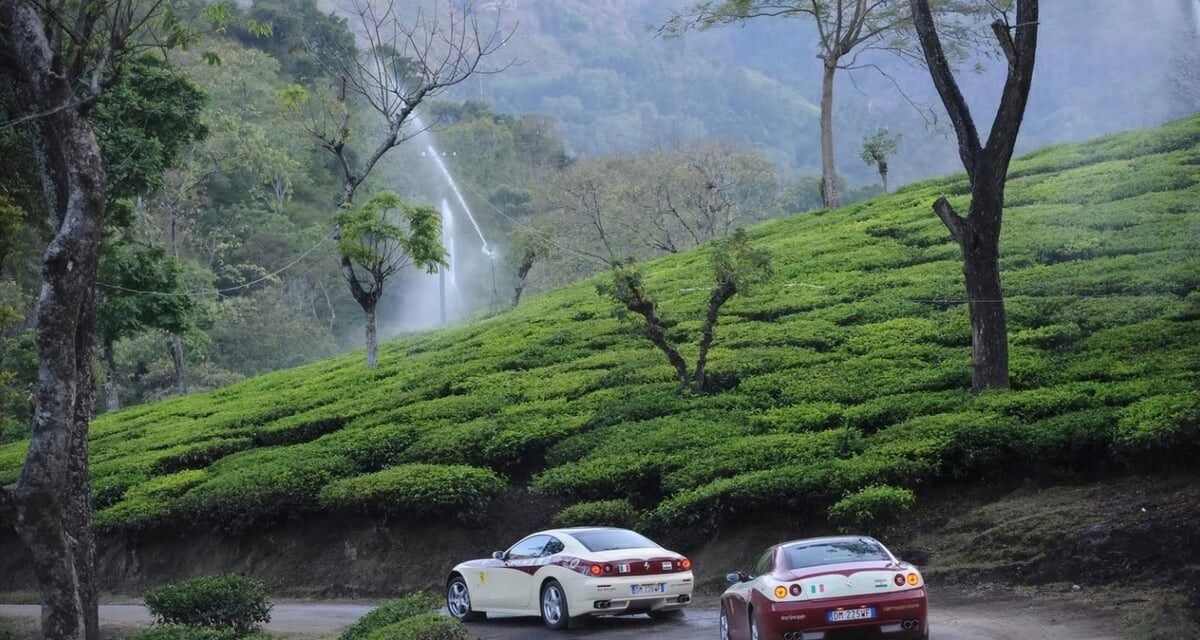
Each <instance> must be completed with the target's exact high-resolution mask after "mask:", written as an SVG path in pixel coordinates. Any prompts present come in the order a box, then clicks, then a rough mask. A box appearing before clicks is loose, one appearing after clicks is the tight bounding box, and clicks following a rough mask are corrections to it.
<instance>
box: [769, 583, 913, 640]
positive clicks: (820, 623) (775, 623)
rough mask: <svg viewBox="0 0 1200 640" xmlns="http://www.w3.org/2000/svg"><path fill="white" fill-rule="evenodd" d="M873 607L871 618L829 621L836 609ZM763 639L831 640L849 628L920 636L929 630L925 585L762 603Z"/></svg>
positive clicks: (879, 638) (890, 638)
mask: <svg viewBox="0 0 1200 640" xmlns="http://www.w3.org/2000/svg"><path fill="white" fill-rule="evenodd" d="M859 607H874V608H875V614H876V615H875V617H874V618H872V619H870V620H855V621H846V622H834V623H831V622H829V617H828V616H829V612H830V611H831V610H836V609H839V608H841V609H854V608H859ZM755 613H756V616H757V618H758V621H759V627H760V629H759V630H760V631H761V632H762V633H763V635H764V636H765V637H764V640H831V639H833V638H837V637H838V636H839V635H842V634H843V633H844V632H845V631H847V630H854V632H855V633H854V637H856V638H858V637H864V638H869V639H871V640H919V639H922V638H925V637H926V634H927V633H928V622H929V616H928V605H927V602H926V594H925V589H924V587H922V588H920V589H912V590H909V591H899V592H896V593H889V594H881V595H878V596H854V597H849V598H831V599H828V600H816V601H804V602H771V603H763V604H762V605H760V606H759V607H756V610H755Z"/></svg>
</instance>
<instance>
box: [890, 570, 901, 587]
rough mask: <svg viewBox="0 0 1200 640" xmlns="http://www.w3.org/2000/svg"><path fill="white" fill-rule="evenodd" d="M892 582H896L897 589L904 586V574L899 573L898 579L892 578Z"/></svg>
mask: <svg viewBox="0 0 1200 640" xmlns="http://www.w3.org/2000/svg"><path fill="white" fill-rule="evenodd" d="M892 580H893V581H895V583H896V586H897V587H903V586H904V574H903V573H897V574H896V577H895V578H892Z"/></svg>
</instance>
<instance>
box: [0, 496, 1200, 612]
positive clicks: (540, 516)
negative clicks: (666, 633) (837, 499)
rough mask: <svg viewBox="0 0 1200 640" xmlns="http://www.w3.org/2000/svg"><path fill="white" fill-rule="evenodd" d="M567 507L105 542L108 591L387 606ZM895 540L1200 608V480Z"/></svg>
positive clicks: (925, 504) (740, 564)
mask: <svg viewBox="0 0 1200 640" xmlns="http://www.w3.org/2000/svg"><path fill="white" fill-rule="evenodd" d="M560 507H561V505H559V504H557V503H555V502H554V501H551V500H546V499H544V498H539V497H536V496H530V495H528V494H524V493H519V492H514V493H512V494H510V495H508V496H507V497H506V498H504V499H503V500H500V501H498V503H497V504H496V505H495V506H494V508H493V510H492V513H491V515H490V516H489V520H488V521H487V524H486V526H475V527H471V526H465V525H446V524H433V523H414V522H408V521H397V520H392V521H378V520H371V519H368V518H335V517H331V516H321V517H320V518H316V519H305V520H297V521H293V522H289V523H285V524H282V525H280V526H278V527H276V528H274V529H272V530H270V531H267V532H259V533H255V534H253V535H240V536H237V535H229V534H225V533H221V532H218V531H196V530H194V529H193V530H188V531H157V532H152V533H144V534H140V535H138V536H136V537H119V538H118V537H107V538H105V539H104V540H103V542H102V545H101V547H102V548H101V553H100V573H101V576H102V580H103V584H102V588H103V590H104V591H106V592H109V593H123V594H139V593H141V592H142V591H144V590H145V589H147V588H149V587H152V586H156V585H159V584H162V583H165V582H171V581H175V580H179V579H182V578H186V577H191V576H196V575H208V574H214V573H223V572H239V573H246V574H249V575H254V576H257V577H260V578H263V579H266V580H268V581H269V582H270V583H271V584H272V586H273V591H274V592H275V593H276V594H277V595H278V596H280V597H303V598H381V597H387V596H390V595H393V594H396V593H400V592H404V591H408V590H411V589H415V588H423V587H429V586H437V585H440V583H441V581H442V579H443V577H444V575H445V572H446V571H447V570H448V569H449V567H451V566H453V565H454V564H455V563H456V562H458V561H461V560H463V559H467V558H471V557H480V556H486V555H487V554H489V553H490V552H491V551H492V550H494V549H497V548H502V547H504V546H507V545H508V544H510V543H512V542H513V541H515V540H516V539H517V538H518V537H519V536H521V535H523V534H525V533H528V532H529V531H530V530H533V529H536V528H539V527H543V526H546V524H547V522H548V519H549V516H550V514H553V513H555V512H556V511H557V509H558V508H560ZM817 533H824V532H823V531H817V530H805V529H804V528H802V527H798V526H796V525H795V524H792V523H790V522H789V521H788V518H787V517H785V516H784V515H783V514H781V516H780V517H779V519H778V520H777V521H776V522H773V523H762V524H758V525H753V526H747V527H743V528H740V529H738V530H736V531H724V532H720V533H718V534H717V535H716V536H714V537H712V538H710V539H708V540H706V541H704V542H703V543H702V544H688V543H687V542H686V541H685V540H686V538H683V539H680V540H674V541H668V543H669V544H671V545H673V546H674V545H676V544H678V545H681V546H676V548H677V549H678V550H681V551H683V552H685V553H688V554H689V555H691V556H692V558H693V559H694V560H695V563H696V566H697V568H698V574H699V575H698V582H699V584H700V586H701V588H702V590H704V591H705V592H707V593H709V594H712V593H716V592H718V591H719V590H720V589H721V588H722V584H721V576H723V575H724V573H725V572H726V571H729V570H732V569H738V568H744V567H745V566H748V565H749V564H750V563H752V561H753V559H754V558H755V557H756V556H757V554H758V553H759V552H760V551H761V549H762V548H763V547H765V546H766V545H768V544H771V543H773V542H777V541H779V540H781V539H787V538H793V537H802V536H804V535H811V534H817ZM884 539H885V540H886V541H887V542H888V543H889V545H890V546H892V548H893V550H895V551H896V552H897V553H898V554H900V555H902V556H903V557H904V558H905V559H907V560H910V561H912V562H915V563H917V564H918V565H920V566H922V567H923V568H924V570H925V572H926V573H927V575H928V577H929V579H930V582H931V583H932V584H935V585H942V586H949V585H953V586H954V589H955V591H956V592H957V591H964V590H965V591H972V590H976V589H978V588H980V587H981V586H986V585H992V584H1001V585H1039V584H1040V585H1044V584H1052V583H1054V584H1057V583H1065V584H1066V585H1067V588H1068V589H1070V588H1072V586H1076V585H1077V586H1078V587H1079V588H1081V589H1093V588H1104V587H1108V586H1112V585H1119V586H1123V587H1134V586H1136V587H1138V588H1141V587H1150V588H1154V587H1160V588H1161V587H1169V588H1172V589H1175V590H1178V589H1179V588H1180V586H1181V585H1182V586H1183V590H1184V591H1186V593H1184V594H1183V595H1184V596H1185V597H1187V598H1188V599H1189V600H1190V602H1191V603H1192V605H1193V606H1197V605H1200V563H1195V562H1192V561H1191V560H1190V558H1192V556H1193V555H1194V554H1193V553H1191V550H1193V549H1196V548H1200V479H1198V478H1197V477H1195V476H1172V477H1126V478H1120V479H1110V480H1105V481H1102V482H1095V483H1090V484H1081V485H1071V486H1057V487H1050V488H1038V487H1016V488H1011V487H1010V488H997V487H991V488H987V487H975V488H972V489H963V488H961V487H959V488H955V489H954V490H953V491H950V490H948V489H947V490H941V491H935V492H933V493H931V494H929V495H927V496H926V497H925V498H924V499H923V500H922V504H921V506H920V507H919V508H918V509H917V510H915V511H914V512H913V513H912V514H911V515H910V516H909V517H908V518H907V519H906V520H905V521H904V522H903V523H902V524H901V525H900V526H899V527H897V528H896V529H894V530H893V531H891V532H890V533H889V535H887V536H884ZM17 550H18V547H17V546H16V543H15V540H13V539H11V538H9V539H6V540H4V541H2V542H0V576H4V578H5V580H4V584H2V585H0V592H13V591H32V590H33V589H34V586H35V585H34V584H33V578H32V575H31V573H30V571H29V569H28V566H27V565H26V564H25V563H24V554H23V553H19V552H17ZM0 600H3V596H2V595H0ZM10 601H11V600H10ZM1198 608H1200V607H1198Z"/></svg>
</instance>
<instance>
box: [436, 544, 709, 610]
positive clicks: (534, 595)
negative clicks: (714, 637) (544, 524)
mask: <svg viewBox="0 0 1200 640" xmlns="http://www.w3.org/2000/svg"><path fill="white" fill-rule="evenodd" d="M692 586H693V578H692V562H691V561H690V560H688V559H687V558H685V557H683V556H681V555H679V554H678V553H675V552H672V551H668V550H666V549H664V548H662V547H660V546H659V545H658V544H656V543H655V542H653V541H651V540H650V539H649V538H646V537H645V536H643V535H641V534H639V533H634V532H633V531H629V530H626V529H613V528H607V527H586V528H584V527H581V528H575V529H552V530H550V531H541V532H538V533H535V534H533V535H530V536H528V537H526V538H525V539H523V540H521V541H520V542H518V543H516V544H514V545H513V546H511V547H509V549H508V551H497V552H495V553H494V554H492V557H491V558H488V559H485V560H471V561H469V562H464V563H462V564H460V565H458V566H456V567H454V570H453V571H451V572H450V576H449V578H448V579H447V581H446V605H447V609H449V611H450V615H452V616H454V617H455V618H458V619H459V620H462V621H465V622H469V621H472V620H478V619H480V618H483V617H484V616H485V615H486V614H488V613H498V614H513V615H532V616H537V615H540V616H541V618H542V622H544V623H545V624H546V626H547V627H549V628H551V629H566V628H567V627H568V626H569V625H570V623H571V620H572V619H573V618H574V619H578V618H584V617H589V616H612V615H623V614H634V613H647V614H649V615H650V616H651V617H660V616H668V615H671V614H674V613H676V612H678V611H679V610H681V609H683V608H684V607H685V606H687V604H688V603H689V602H691V601H692Z"/></svg>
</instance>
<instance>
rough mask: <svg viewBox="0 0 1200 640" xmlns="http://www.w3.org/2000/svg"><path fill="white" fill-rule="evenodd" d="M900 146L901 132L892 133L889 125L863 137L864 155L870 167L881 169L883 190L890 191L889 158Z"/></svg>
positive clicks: (864, 160) (862, 154)
mask: <svg viewBox="0 0 1200 640" xmlns="http://www.w3.org/2000/svg"><path fill="white" fill-rule="evenodd" d="M899 146H900V134H898V133H897V134H896V135H892V133H891V132H890V131H888V130H887V127H880V128H879V129H878V130H877V131H875V133H874V134H872V135H870V136H867V137H865V138H863V146H862V153H861V154H860V156H861V157H862V160H863V162H865V163H867V166H868V167H875V169H876V170H877V171H879V179H880V180H881V181H882V182H883V192H884V193H887V192H888V160H889V159H890V158H891V157H892V156H893V155H895V153H896V149H898V148H899Z"/></svg>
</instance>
